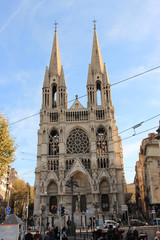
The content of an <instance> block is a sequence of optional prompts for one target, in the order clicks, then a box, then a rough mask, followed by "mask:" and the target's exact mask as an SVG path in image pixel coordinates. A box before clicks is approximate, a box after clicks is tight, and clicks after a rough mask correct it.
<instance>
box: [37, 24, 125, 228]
mask: <svg viewBox="0 0 160 240" xmlns="http://www.w3.org/2000/svg"><path fill="white" fill-rule="evenodd" d="M79 84H80V83H79ZM99 96H100V101H99V102H98V97H99ZM71 177H73V179H74V181H75V182H76V183H77V187H76V186H75V187H74V188H73V193H72V192H71V188H70V187H68V186H67V182H68V181H70V179H71ZM123 182H124V169H123V154H122V145H121V138H120V137H119V136H118V128H117V126H116V120H115V116H114V106H113V105H112V99H111V87H110V81H109V77H108V73H107V68H106V65H105V64H104V63H103V59H102V55H101V51H100V46H99V41H98V37H97V31H96V26H95V25H94V36H93V46H92V56H91V64H89V69H88V79H87V108H84V107H83V106H82V104H81V103H80V101H79V99H78V96H76V99H75V101H74V102H73V104H72V106H71V107H70V108H68V94H67V86H66V82H65V75H64V70H63V66H62V64H61V58H60V52H59V45H58V36H57V29H56V27H55V33H54V41H53V48H52V53H51V58H50V64H49V68H48V67H46V71H45V77H44V83H43V88H42V107H41V111H40V128H39V130H38V150H37V167H36V169H35V201H34V217H35V219H36V220H37V225H43V226H47V225H48V224H52V225H57V224H58V222H59V209H60V206H62V205H63V206H64V207H65V221H67V219H68V218H70V219H71V213H72V210H73V212H74V221H75V223H76V225H79V226H81V225H87V224H88V219H89V218H90V217H93V216H95V217H96V218H98V217H100V216H101V217H103V219H111V218H113V216H115V215H118V214H121V213H122V209H121V206H122V205H123V204H124V189H123ZM72 194H73V203H72ZM72 204H73V205H72Z"/></svg>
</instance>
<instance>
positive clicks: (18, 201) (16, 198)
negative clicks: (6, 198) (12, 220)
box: [10, 179, 27, 218]
mask: <svg viewBox="0 0 160 240" xmlns="http://www.w3.org/2000/svg"><path fill="white" fill-rule="evenodd" d="M26 204H27V184H26V183H25V181H24V180H20V179H17V180H16V181H15V182H14V183H13V185H12V189H11V196H10V206H11V210H12V213H14V214H16V215H18V216H19V217H20V218H22V217H23V218H24V217H25V214H26Z"/></svg>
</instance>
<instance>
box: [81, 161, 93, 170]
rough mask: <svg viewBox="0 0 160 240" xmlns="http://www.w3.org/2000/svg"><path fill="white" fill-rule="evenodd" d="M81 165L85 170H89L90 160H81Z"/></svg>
mask: <svg viewBox="0 0 160 240" xmlns="http://www.w3.org/2000/svg"><path fill="white" fill-rule="evenodd" d="M81 161H82V164H83V165H84V166H85V168H86V169H90V168H91V161H90V159H84V158H83V159H82V160H81Z"/></svg>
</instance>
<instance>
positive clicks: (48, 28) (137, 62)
mask: <svg viewBox="0 0 160 240" xmlns="http://www.w3.org/2000/svg"><path fill="white" fill-rule="evenodd" d="M159 9H160V1H159V0H153V1H150V0H145V1H140V0H134V1H128V0H119V1H115V0H101V1H96V0H92V1H91V0H88V1H84V0H83V1H82V0H59V1H55V0H52V1H51V0H47V1H46V0H34V1H32V0H12V1H9V0H1V1H0V112H1V113H3V114H6V116H7V117H8V118H9V121H10V123H12V122H14V121H16V120H19V119H22V118H25V117H27V116H29V115H32V114H34V113H38V112H39V111H40V108H41V101H42V84H43V79H44V73H45V67H46V65H49V60H50V55H51V49H52V43H53V37H54V21H55V19H56V20H57V22H58V40H59V48H60V55H61V62H62V65H63V68H64V73H65V78H66V84H67V90H68V96H69V97H68V100H69V101H70V100H72V99H74V98H75V95H76V94H78V96H82V95H84V94H86V84H87V74H88V64H89V63H90V62H91V51H92V41H93V22H92V21H93V19H94V17H95V19H96V20H97V24H96V25H97V34H98V38H99V43H100V48H101V52H102V57H103V61H104V62H105V63H106V65H107V69H108V74H109V78H110V82H111V84H113V83H114V82H117V81H120V80H122V79H124V78H126V77H130V76H132V75H135V74H138V73H140V72H143V71H145V70H148V69H150V68H153V67H156V66H159V65H160V31H159V26H160V11H159ZM159 79H160V69H157V70H155V71H153V72H150V73H148V74H145V75H143V76H140V77H137V78H135V79H133V80H131V81H128V82H125V83H123V84H119V85H116V86H113V87H112V88H111V91H112V92H111V95H112V102H113V104H114V106H115V117H116V124H117V126H118V129H119V132H121V131H122V130H124V129H126V128H129V127H132V126H134V125H135V124H137V123H139V122H141V121H144V120H146V119H148V118H150V117H152V116H155V115H157V114H160V101H159V92H160V80H159ZM80 102H81V103H82V104H83V105H84V106H85V107H86V103H87V100H86V98H82V99H81V100H80ZM159 119H160V117H158V118H155V119H153V120H151V121H148V122H147V123H144V124H143V125H142V126H141V127H140V128H138V129H137V130H136V132H137V133H138V132H141V131H143V130H147V129H149V128H152V127H153V128H154V129H153V130H150V131H148V132H146V133H144V134H140V135H137V136H135V137H132V138H130V139H128V140H125V141H122V146H123V155H124V169H125V177H126V180H127V182H128V183H131V182H132V181H133V179H134V175H135V170H134V169H135V163H136V161H137V160H138V153H139V147H140V143H141V140H142V139H143V138H145V137H147V135H148V133H149V132H155V130H156V126H158V121H159ZM38 128H39V116H35V117H33V118H30V119H28V120H25V121H22V122H19V123H17V124H13V125H11V134H12V136H13V137H14V138H15V140H16V144H17V146H18V147H17V151H16V161H15V162H14V163H13V167H15V168H16V170H17V171H18V173H19V177H20V178H24V179H25V181H28V182H29V183H30V184H31V185H33V184H34V169H35V166H36V154H37V131H38ZM132 134H133V129H131V130H130V131H127V132H125V133H123V134H121V137H122V139H123V138H125V137H127V136H131V135H132ZM27 153H29V154H27Z"/></svg>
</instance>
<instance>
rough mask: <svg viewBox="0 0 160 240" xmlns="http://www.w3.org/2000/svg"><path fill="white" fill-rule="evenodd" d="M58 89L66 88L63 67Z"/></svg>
mask: <svg viewBox="0 0 160 240" xmlns="http://www.w3.org/2000/svg"><path fill="white" fill-rule="evenodd" d="M59 87H65V88H66V81H65V76H64V71H63V66H62V67H61V74H60V80H59Z"/></svg>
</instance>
